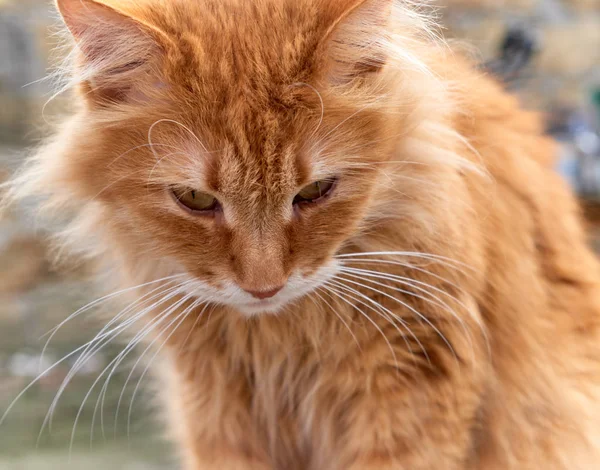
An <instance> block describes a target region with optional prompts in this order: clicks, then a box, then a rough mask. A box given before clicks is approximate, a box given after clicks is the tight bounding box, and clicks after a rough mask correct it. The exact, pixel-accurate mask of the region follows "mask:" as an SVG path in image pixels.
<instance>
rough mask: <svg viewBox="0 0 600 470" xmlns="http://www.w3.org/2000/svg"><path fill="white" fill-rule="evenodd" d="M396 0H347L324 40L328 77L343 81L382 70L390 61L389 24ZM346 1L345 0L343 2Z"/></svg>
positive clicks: (341, 82) (334, 80)
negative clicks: (388, 59) (388, 60)
mask: <svg viewBox="0 0 600 470" xmlns="http://www.w3.org/2000/svg"><path fill="white" fill-rule="evenodd" d="M394 2H395V0H350V1H348V0H346V2H345V5H343V6H342V10H341V11H340V10H337V11H335V13H334V14H335V15H336V17H335V19H334V21H333V23H332V24H331V25H330V27H329V28H328V30H327V33H326V35H325V37H324V40H323V41H322V44H321V46H322V49H323V51H324V53H325V61H326V65H325V68H326V73H327V80H328V81H329V82H331V83H332V84H344V83H348V82H350V81H352V80H354V79H355V78H357V77H365V76H368V75H370V74H376V73H377V72H379V71H380V70H381V69H382V68H383V66H385V64H386V62H387V57H386V52H385V47H384V46H385V42H386V40H385V38H386V27H387V26H388V24H389V22H390V19H391V15H392V11H393V7H394ZM342 3H344V2H342Z"/></svg>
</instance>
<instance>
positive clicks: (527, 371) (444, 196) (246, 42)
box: [8, 0, 600, 470]
mask: <svg viewBox="0 0 600 470" xmlns="http://www.w3.org/2000/svg"><path fill="white" fill-rule="evenodd" d="M57 6H58V9H59V11H60V13H61V14H62V17H63V19H64V22H65V24H66V26H67V28H68V31H69V32H70V33H71V35H72V36H73V38H74V41H75V44H76V47H75V49H74V53H73V54H72V55H71V57H70V58H71V63H72V66H71V68H70V72H69V73H70V75H69V78H70V81H71V83H70V85H72V86H73V88H74V89H75V90H76V95H75V96H74V98H73V103H74V105H73V106H74V108H75V109H74V113H73V115H72V117H70V118H69V119H68V120H66V122H65V123H64V124H63V125H62V126H61V127H60V129H58V130H57V132H56V133H55V135H54V136H53V137H51V138H50V139H49V141H48V142H47V143H46V144H45V145H44V146H43V147H42V148H41V149H39V150H38V151H37V152H36V153H35V155H34V156H33V157H32V158H31V159H30V160H29V162H28V163H27V164H26V165H25V167H24V169H23V170H22V171H21V172H20V173H18V174H17V175H16V176H15V177H14V179H13V180H12V181H13V182H12V184H11V186H10V188H11V189H10V190H9V195H8V198H9V199H10V200H15V199H20V198H31V197H34V198H35V199H36V200H37V201H39V207H40V210H41V212H42V213H43V214H53V213H54V214H59V215H61V216H64V215H65V214H68V215H69V217H70V222H69V224H68V226H67V228H66V229H65V230H64V232H63V233H62V237H60V241H61V243H62V244H63V245H66V246H68V247H70V248H75V250H76V251H77V252H78V253H79V254H81V255H84V256H88V257H90V258H92V259H95V260H97V262H98V264H99V269H101V272H106V270H109V272H110V273H111V276H110V277H111V280H112V281H114V282H115V283H116V284H117V285H118V286H120V288H121V289H122V290H121V291H120V292H126V293H125V294H123V295H124V296H128V295H131V294H134V295H133V296H132V297H131V299H130V300H131V301H132V302H133V303H132V304H129V307H127V308H126V309H125V310H124V311H122V312H121V313H119V314H117V315H116V316H115V317H114V318H113V319H112V320H111V322H109V323H108V325H107V327H106V328H105V329H104V330H103V331H104V335H105V337H106V336H107V335H109V334H113V333H115V334H116V333H119V334H120V333H121V332H125V331H126V332H133V333H134V334H135V336H134V341H133V342H132V343H130V345H134V344H139V343H141V342H142V341H144V342H147V344H149V346H148V347H149V348H151V349H152V350H153V351H154V350H155V349H156V350H157V351H160V352H158V355H159V358H160V359H159V360H160V363H159V364H158V365H157V366H156V370H157V373H158V374H159V377H160V378H159V380H160V387H159V388H160V392H161V396H162V397H163V398H164V404H165V411H166V413H165V416H166V418H167V420H168V427H169V429H170V430H171V433H172V437H173V439H174V440H175V441H176V442H177V444H178V446H179V448H180V450H181V458H182V462H183V465H184V468H185V469H186V470H242V469H243V470H296V469H298V470H300V469H302V470H400V469H403V470H405V469H410V470H432V469H445V470H513V469H514V470H516V469H519V470H521V469H532V470H542V469H543V470H567V469H569V470H574V469H586V470H591V469H594V468H598V466H599V465H600V335H599V322H600V275H599V269H598V263H597V261H596V258H595V256H594V254H593V252H592V251H591V250H590V248H589V247H588V243H587V240H586V235H585V232H584V228H583V223H582V220H581V217H580V211H579V208H578V205H577V202H576V199H575V197H574V196H573V195H572V194H571V192H570V190H569V189H568V188H567V186H566V184H565V183H564V182H563V181H562V179H561V178H560V177H559V176H558V175H557V174H555V172H554V171H553V158H554V155H555V153H556V145H555V143H554V142H553V141H552V140H551V139H550V138H548V137H546V136H544V133H543V125H542V122H541V119H540V117H539V116H538V115H537V114H536V113H531V112H528V111H525V110H523V109H521V107H520V105H519V103H518V101H517V99H516V98H514V97H512V96H510V95H509V94H507V93H506V92H505V91H504V90H503V88H502V86H501V85H500V84H498V83H496V82H495V81H494V80H493V79H492V78H491V77H488V76H486V74H485V73H483V72H482V71H481V70H478V69H477V67H476V65H474V64H473V63H472V62H473V61H472V60H471V59H470V58H468V57H466V56H465V55H464V54H462V53H461V52H460V51H457V50H453V49H452V48H451V47H450V46H449V45H448V44H447V43H446V42H444V40H443V39H442V38H441V37H440V35H439V33H438V28H437V27H436V24H435V20H434V19H433V15H432V14H431V12H429V10H428V9H426V8H424V6H422V5H419V4H416V3H414V2H410V1H401V0H253V1H247V0H136V1H134V0H57ZM100 338H102V336H100ZM155 354H156V353H155Z"/></svg>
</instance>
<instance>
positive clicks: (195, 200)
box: [172, 189, 220, 212]
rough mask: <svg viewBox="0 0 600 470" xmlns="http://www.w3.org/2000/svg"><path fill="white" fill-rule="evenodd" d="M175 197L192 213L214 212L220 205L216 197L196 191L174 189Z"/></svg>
mask: <svg viewBox="0 0 600 470" xmlns="http://www.w3.org/2000/svg"><path fill="white" fill-rule="evenodd" d="M172 191H173V196H175V199H176V200H177V202H178V203H179V204H180V205H181V206H183V207H184V208H186V209H188V210H190V211H192V212H212V211H215V210H217V209H218V208H219V207H220V205H219V201H218V200H217V198H216V197H214V196H211V195H210V194H207V193H203V192H200V191H196V190H194V189H173V190H172Z"/></svg>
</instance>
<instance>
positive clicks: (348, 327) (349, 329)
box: [311, 286, 362, 352]
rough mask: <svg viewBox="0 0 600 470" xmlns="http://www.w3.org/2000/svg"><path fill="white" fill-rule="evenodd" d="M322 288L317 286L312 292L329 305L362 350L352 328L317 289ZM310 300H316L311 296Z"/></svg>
mask: <svg viewBox="0 0 600 470" xmlns="http://www.w3.org/2000/svg"><path fill="white" fill-rule="evenodd" d="M323 288H324V287H323V286H320V287H319V288H317V290H315V291H313V294H314V295H316V296H317V297H318V298H319V299H321V301H322V302H323V303H325V305H327V306H328V307H329V309H330V310H331V311H332V312H333V313H334V314H335V315H336V316H337V317H338V318H339V319H340V321H341V322H342V323H343V324H344V326H345V327H346V329H347V330H348V332H349V333H350V335H352V338H354V342H355V343H356V345H357V346H358V349H359V350H360V351H361V352H362V348H361V346H360V343H359V342H358V338H357V337H356V335H355V334H354V332H353V331H352V328H350V326H349V325H348V323H347V322H346V321H345V320H344V319H343V318H342V315H341V314H340V313H338V312H337V310H336V309H335V308H334V307H333V306H332V305H331V304H330V303H329V302H328V301H327V300H326V299H325V298H324V297H323V296H322V295H321V294H320V293H319V292H318V289H323ZM311 300H313V301H314V302H315V304H316V301H315V300H314V299H313V298H312V297H311Z"/></svg>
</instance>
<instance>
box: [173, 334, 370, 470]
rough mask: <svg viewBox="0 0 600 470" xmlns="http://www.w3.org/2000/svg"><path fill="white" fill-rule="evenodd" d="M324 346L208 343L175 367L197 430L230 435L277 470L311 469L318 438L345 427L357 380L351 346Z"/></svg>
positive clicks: (356, 360)
mask: <svg viewBox="0 0 600 470" xmlns="http://www.w3.org/2000/svg"><path fill="white" fill-rule="evenodd" d="M261 339H262V338H261ZM323 344H324V346H323V347H315V346H314V345H313V344H310V343H308V342H304V341H298V342H295V343H290V344H287V345H283V344H281V343H280V342H277V341H271V342H270V343H268V344H267V343H265V342H263V341H258V338H256V337H255V338H253V341H249V342H248V343H246V344H245V347H244V348H242V347H240V345H239V344H238V345H236V346H232V345H225V344H223V343H219V342H215V341H206V342H205V343H204V344H203V345H202V347H200V348H198V349H197V350H196V351H195V353H194V356H193V357H189V356H188V357H187V358H186V359H185V361H186V364H181V363H180V364H179V367H185V370H186V371H185V373H184V374H182V376H181V377H180V378H183V380H184V382H185V383H184V388H185V389H186V390H187V395H188V396H187V401H189V402H193V403H195V407H196V413H197V419H195V420H194V426H195V427H196V429H195V431H196V433H200V434H207V435H210V434H214V432H215V429H221V431H222V433H223V434H231V433H232V432H233V433H234V434H235V438H234V439H232V441H234V442H238V443H239V442H242V441H244V442H245V446H247V447H250V448H253V449H256V453H258V454H261V453H263V452H264V453H266V454H268V455H269V456H270V458H272V459H274V460H275V461H276V463H277V465H276V468H286V469H290V470H292V469H294V468H304V469H305V468H310V465H311V463H310V462H311V461H312V459H313V457H314V456H315V455H318V454H319V451H318V450H317V448H318V447H319V442H318V441H315V436H318V435H320V434H321V433H327V432H328V429H329V430H330V431H331V432H335V431H334V430H335V429H336V428H338V427H339V426H341V425H342V424H341V421H342V420H343V417H344V414H345V412H346V411H347V403H349V402H350V401H351V399H352V396H353V395H354V394H355V393H356V390H357V387H358V386H359V384H360V383H361V381H360V380H357V376H359V375H360V373H358V371H359V370H360V368H361V367H362V365H361V363H360V357H361V356H360V355H357V354H356V353H355V351H354V349H353V347H352V346H349V345H348V344H346V345H345V347H341V346H342V345H341V344H340V347H339V348H332V347H331V346H332V345H331V344H329V345H327V344H325V343H323ZM284 346H286V347H284ZM179 360H181V357H180V358H179ZM190 366H191V368H190ZM362 383H364V382H362ZM207 417H208V419H207ZM232 430H233V431H232ZM315 431H318V432H315ZM297 465H300V466H298V467H297Z"/></svg>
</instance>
